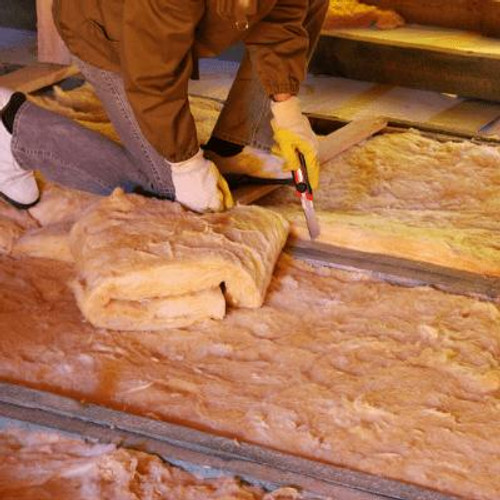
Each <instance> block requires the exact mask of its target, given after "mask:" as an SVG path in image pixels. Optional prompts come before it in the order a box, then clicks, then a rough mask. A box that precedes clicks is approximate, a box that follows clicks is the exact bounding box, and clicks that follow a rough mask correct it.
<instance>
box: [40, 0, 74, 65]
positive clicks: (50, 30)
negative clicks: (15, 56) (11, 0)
mask: <svg viewBox="0 0 500 500" xmlns="http://www.w3.org/2000/svg"><path fill="white" fill-rule="evenodd" d="M36 12H37V28H38V61H39V62H44V63H52V64H64V65H67V64H71V54H70V53H69V50H68V49H67V47H66V45H65V44H64V42H63V41H62V39H61V37H60V36H59V33H58V32H57V29H56V27H55V25H54V20H53V18H52V0H36Z"/></svg>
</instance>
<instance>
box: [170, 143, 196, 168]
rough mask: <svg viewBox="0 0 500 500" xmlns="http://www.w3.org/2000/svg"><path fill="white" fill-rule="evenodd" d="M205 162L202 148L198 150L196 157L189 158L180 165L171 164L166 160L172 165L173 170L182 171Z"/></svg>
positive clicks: (179, 163)
mask: <svg viewBox="0 0 500 500" xmlns="http://www.w3.org/2000/svg"><path fill="white" fill-rule="evenodd" d="M203 160H204V157H203V151H202V149H201V148H200V149H198V152H197V153H196V154H195V155H194V156H192V157H191V158H188V159H187V160H184V161H180V162H178V163H172V162H169V161H167V160H165V161H167V163H168V164H169V165H170V167H171V168H172V169H173V170H180V169H183V168H188V167H190V166H192V165H195V164H196V163H198V162H200V161H203Z"/></svg>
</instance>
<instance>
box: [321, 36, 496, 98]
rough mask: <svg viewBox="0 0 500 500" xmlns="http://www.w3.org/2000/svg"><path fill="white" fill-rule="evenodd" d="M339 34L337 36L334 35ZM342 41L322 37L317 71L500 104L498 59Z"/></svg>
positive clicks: (384, 44) (370, 42)
mask: <svg viewBox="0 0 500 500" xmlns="http://www.w3.org/2000/svg"><path fill="white" fill-rule="evenodd" d="M336 33H337V32H336ZM384 40H385V41H384V42H383V43H379V42H374V41H373V40H370V41H365V40H360V39H354V38H352V37H351V34H349V36H345V35H344V34H343V33H340V34H334V33H333V32H332V33H331V34H329V35H328V36H323V37H321V39H320V42H319V44H318V49H317V51H316V53H315V58H314V63H313V65H314V68H315V70H316V71H319V72H322V73H326V74H331V75H336V76H343V77H346V78H353V79H357V80H367V81H374V82H380V83H389V84H394V85H402V86H407V87H411V88H421V89H427V90H434V91H438V92H447V93H452V94H458V95H460V96H462V97H472V98H478V99H485V100H490V101H494V102H500V80H499V79H498V74H500V58H499V57H498V55H495V57H491V56H485V55H478V54H470V55H469V56H467V57H466V56H464V54H463V53H461V52H456V53H453V52H452V51H447V50H446V51H444V50H440V49H438V48H436V49H434V50H428V49H424V48H419V47H416V48H415V47H411V46H409V45H408V46H393V45H391V44H390V43H388V39H384Z"/></svg>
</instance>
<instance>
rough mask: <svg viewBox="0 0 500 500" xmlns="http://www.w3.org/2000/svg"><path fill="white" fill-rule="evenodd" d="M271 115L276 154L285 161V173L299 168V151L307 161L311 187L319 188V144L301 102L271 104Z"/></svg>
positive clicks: (294, 100)
mask: <svg viewBox="0 0 500 500" xmlns="http://www.w3.org/2000/svg"><path fill="white" fill-rule="evenodd" d="M271 111H272V114H273V120H272V121H271V125H272V127H273V131H274V140H275V142H276V148H275V150H274V152H276V154H279V155H280V156H281V157H282V158H283V160H284V166H283V169H284V170H287V171H293V170H298V169H299V168H300V160H299V158H298V155H297V151H300V152H301V153H302V154H303V155H304V158H305V160H306V164H307V175H308V176H309V183H310V184H311V187H312V188H313V190H314V189H317V187H318V185H319V159H318V146H319V143H318V138H317V137H316V134H315V133H314V132H313V130H312V128H311V125H310V124H309V120H308V119H307V118H306V117H305V116H304V115H303V114H302V110H301V107H300V102H299V99H298V98H297V97H290V98H289V99H287V100H286V101H281V102H272V103H271Z"/></svg>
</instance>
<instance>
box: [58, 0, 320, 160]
mask: <svg viewBox="0 0 500 500" xmlns="http://www.w3.org/2000/svg"><path fill="white" fill-rule="evenodd" d="M309 1H310V0H259V1H258V6H257V12H256V13H255V14H254V15H251V16H250V17H249V18H248V21H249V25H248V29H246V30H241V28H240V29H238V27H237V26H236V24H235V23H234V22H232V21H231V20H230V19H223V18H222V17H220V16H219V15H218V14H217V13H216V8H215V4H216V0H54V7H53V10H54V19H55V21H56V25H57V28H58V31H59V33H60V34H61V36H62V38H63V40H64V41H65V43H66V44H67V46H68V48H69V50H70V51H71V52H72V53H73V54H74V55H76V56H77V57H79V58H80V59H82V60H84V61H86V62H88V63H90V64H92V65H94V66H97V67H100V68H103V69H106V70H110V71H114V72H119V73H120V74H121V76H122V78H123V80H124V85H125V90H126V92H127V96H128V99H129V101H130V104H131V106H132V108H133V110H134V113H135V116H136V118H137V121H138V122H139V125H140V127H141V129H142V131H143V133H144V135H145V136H146V138H147V139H148V140H149V141H150V143H151V144H152V145H153V146H154V147H155V148H156V150H157V151H158V152H159V153H160V154H161V155H162V156H164V157H165V158H166V159H167V160H169V161H171V162H180V161H184V160H186V159H188V158H191V157H192V156H193V155H194V154H195V153H196V152H197V150H198V147H199V146H198V139H197V135H196V128H195V124H194V120H193V117H192V115H191V112H190V110H189V102H188V97H187V88H188V80H189V78H190V76H191V74H192V71H193V57H210V56H214V55H217V54H219V53H220V52H222V51H223V50H225V49H226V48H228V47H229V46H231V45H233V44H234V43H235V42H237V41H239V40H243V41H244V42H245V45H246V47H247V49H248V51H249V54H250V59H251V61H252V64H253V65H254V67H255V70H256V72H257V74H258V75H259V77H260V80H261V82H262V84H263V86H264V88H265V90H266V92H267V93H268V94H269V95H272V94H275V93H296V92H297V91H298V88H299V85H300V82H301V81H302V80H303V78H304V76H305V69H306V58H307V55H306V53H307V48H308V35H307V32H306V30H305V29H304V26H303V24H304V20H305V17H306V13H307V8H308V6H309Z"/></svg>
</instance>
